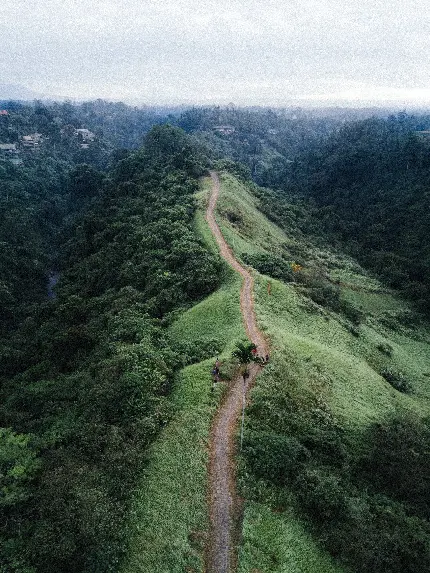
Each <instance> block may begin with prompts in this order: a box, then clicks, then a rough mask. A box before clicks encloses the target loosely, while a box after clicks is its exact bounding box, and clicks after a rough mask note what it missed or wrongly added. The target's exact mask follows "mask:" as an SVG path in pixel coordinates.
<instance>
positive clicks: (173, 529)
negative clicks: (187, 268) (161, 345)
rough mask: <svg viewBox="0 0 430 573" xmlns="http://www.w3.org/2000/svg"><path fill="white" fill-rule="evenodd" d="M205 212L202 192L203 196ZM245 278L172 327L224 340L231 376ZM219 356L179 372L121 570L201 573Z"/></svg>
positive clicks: (199, 220)
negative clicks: (169, 417)
mask: <svg viewBox="0 0 430 573" xmlns="http://www.w3.org/2000/svg"><path fill="white" fill-rule="evenodd" d="M200 199H201V200H202V203H201V207H202V208H203V207H204V204H205V202H204V190H203V192H202V195H201V197H200ZM202 208H201V209H200V211H199V212H198V213H197V215H196V228H197V229H199V232H200V234H201V236H202V238H203V240H204V241H205V242H206V244H207V245H208V247H209V248H212V249H214V248H215V247H216V245H214V242H213V241H212V235H211V234H210V232H209V231H208V229H207V226H206V223H205V221H204V212H203V211H202ZM240 287H241V279H240V277H239V276H238V275H236V274H235V273H233V272H229V271H227V269H226V270H225V276H224V284H223V286H222V287H221V288H220V289H219V290H218V291H217V292H215V293H213V294H212V295H211V296H209V297H208V298H207V299H205V300H203V301H202V302H200V303H199V304H197V305H196V306H194V307H193V308H191V309H189V310H188V311H187V312H185V313H183V314H182V315H181V316H180V317H179V318H178V319H177V320H176V322H174V323H173V324H172V326H171V327H170V329H169V337H170V340H171V342H172V344H173V347H174V346H175V345H176V344H181V343H183V342H184V341H186V342H188V343H198V342H199V341H202V340H213V339H214V338H215V339H218V340H220V341H222V346H223V350H222V352H221V353H220V359H221V362H222V363H223V368H222V369H221V372H222V374H223V377H224V378H228V377H229V375H230V374H231V372H232V365H231V364H229V361H230V357H231V351H232V349H233V348H234V345H235V342H236V341H237V340H240V339H242V338H243V337H245V331H244V328H243V325H242V318H241V314H240V308H239V295H240ZM214 359H215V357H211V358H208V359H207V360H205V361H203V362H201V363H199V364H194V365H191V366H188V367H186V368H184V369H183V370H181V371H180V372H179V373H178V375H177V377H176V380H175V385H174V389H173V392H172V395H171V401H172V406H173V409H174V412H175V414H174V417H173V419H172V421H171V422H170V423H169V424H168V425H167V426H166V428H165V429H164V430H163V431H162V432H161V434H160V436H159V437H158V439H157V440H156V441H155V442H154V444H153V445H152V447H151V448H150V451H149V454H148V456H147V460H146V463H145V467H144V468H143V470H142V475H141V478H140V485H139V486H138V488H137V490H136V492H135V495H134V502H133V505H132V508H131V515H130V525H129V531H130V545H129V549H128V554H127V558H126V560H125V564H124V566H123V567H122V569H121V572H122V573H138V572H142V573H180V572H181V573H182V572H184V571H188V572H189V573H191V572H196V573H197V572H199V571H203V566H204V563H203V560H204V546H205V543H206V539H207V534H208V513H207V498H206V495H207V464H208V442H209V431H210V426H211V422H212V418H213V415H214V412H215V410H216V408H217V406H218V404H219V401H220V399H221V396H222V393H223V387H225V384H220V385H219V387H217V388H216V389H215V391H214V392H211V377H210V370H211V366H212V365H213V362H214Z"/></svg>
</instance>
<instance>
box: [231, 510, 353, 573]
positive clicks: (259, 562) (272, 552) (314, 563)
mask: <svg viewBox="0 0 430 573" xmlns="http://www.w3.org/2000/svg"><path fill="white" fill-rule="evenodd" d="M239 560H240V566H239V569H238V573H257V572H261V573H263V572H264V573H345V571H346V570H345V568H343V567H340V566H339V565H337V564H336V563H335V562H334V561H333V559H331V557H330V556H329V555H327V554H326V553H324V552H323V551H322V550H321V548H320V547H319V546H318V545H317V544H316V543H315V541H314V540H313V539H312V537H311V536H310V534H309V533H308V532H307V531H306V529H305V528H304V527H303V525H302V524H301V523H300V521H299V520H298V519H297V518H296V517H295V516H294V515H293V513H290V512H289V513H285V512H284V513H282V514H279V513H275V512H273V511H271V510H270V509H269V508H268V507H267V506H265V505H263V504H259V503H254V502H248V503H247V506H246V510H245V518H244V523H243V540H242V546H241V549H240V556H239Z"/></svg>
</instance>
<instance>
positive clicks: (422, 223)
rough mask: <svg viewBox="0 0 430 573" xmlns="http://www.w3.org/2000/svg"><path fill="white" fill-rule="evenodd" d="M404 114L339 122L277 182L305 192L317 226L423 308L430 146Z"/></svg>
mask: <svg viewBox="0 0 430 573" xmlns="http://www.w3.org/2000/svg"><path fill="white" fill-rule="evenodd" d="M427 121H428V118H427V119H426V118H422V119H421V120H420V119H419V118H413V117H408V116H406V115H404V114H399V115H398V116H391V117H390V118H388V119H385V120H384V119H375V118H373V119H368V120H364V121H361V122H357V123H351V124H346V125H345V126H343V127H342V128H340V129H339V130H338V131H336V132H335V133H333V134H332V135H331V136H330V137H328V139H327V140H326V141H325V142H324V144H323V145H321V146H319V147H318V148H316V147H314V148H313V149H312V150H310V151H308V152H307V153H306V154H304V155H303V156H301V157H300V158H298V159H297V160H296V161H295V162H294V163H293V164H292V165H291V166H290V168H289V174H286V178H285V185H284V188H285V189H286V190H287V191H289V192H292V193H294V194H300V195H301V196H302V197H310V198H312V199H313V201H314V202H315V204H316V206H317V209H315V211H314V214H315V215H316V217H317V220H318V221H319V222H320V226H321V228H322V229H323V230H324V232H325V233H328V234H329V235H330V236H331V237H332V238H335V239H336V240H337V241H338V242H339V244H340V245H341V246H343V247H347V248H348V249H349V251H350V252H351V253H352V254H353V255H354V256H356V257H357V258H358V259H359V260H360V262H361V263H362V264H364V265H365V266H367V267H368V268H370V269H372V270H374V271H376V272H377V273H378V274H379V275H380V276H382V277H383V278H384V279H385V281H386V282H387V283H388V284H389V285H390V286H392V287H394V288H396V289H398V290H400V291H401V292H402V293H403V294H404V295H405V296H407V297H408V298H412V299H413V300H415V301H416V303H417V305H418V306H419V308H421V310H423V311H425V312H426V313H429V312H430V306H429V301H430V247H429V240H428V238H429V236H430V219H429V217H428V213H429V210H430V186H429V183H428V182H429V175H430V145H429V141H428V140H427V138H426V137H427V136H426V135H425V134H424V137H423V136H420V135H419V133H420V132H419V131H416V130H417V129H420V128H421V129H422V128H423V127H426V125H427Z"/></svg>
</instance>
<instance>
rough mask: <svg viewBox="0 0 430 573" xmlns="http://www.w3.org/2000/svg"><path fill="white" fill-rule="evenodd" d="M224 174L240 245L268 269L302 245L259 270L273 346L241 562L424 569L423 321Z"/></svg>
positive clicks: (427, 399)
mask: <svg viewBox="0 0 430 573" xmlns="http://www.w3.org/2000/svg"><path fill="white" fill-rule="evenodd" d="M223 183H224V184H223V186H222V190H223V191H222V193H221V196H220V201H219V207H218V209H219V215H220V222H221V227H222V230H223V234H224V235H225V237H226V238H227V239H228V241H229V243H230V245H231V246H232V248H233V251H234V252H235V254H236V255H237V256H238V257H239V258H241V259H242V260H243V261H244V262H245V261H246V262H249V261H256V262H257V263H258V262H260V264H261V261H263V262H264V264H265V268H266V269H268V268H269V269H270V265H268V263H269V262H270V259H271V258H272V257H274V258H275V257H276V259H275V260H279V259H281V260H282V261H284V262H285V263H287V262H295V261H296V260H297V256H298V255H297V253H300V264H301V267H302V268H301V269H300V270H298V271H297V272H296V273H294V274H293V273H291V276H290V277H289V278H288V280H284V281H279V280H276V279H275V278H273V277H270V276H267V275H261V274H258V273H257V275H256V309H257V314H258V318H259V320H260V324H261V327H262V328H263V330H265V332H266V334H267V336H268V337H269V339H270V340H271V345H272V356H271V364H270V366H268V367H266V368H265V370H264V372H263V373H262V375H261V377H260V378H259V380H258V383H257V385H256V387H255V389H254V390H253V392H252V395H251V400H250V405H249V407H248V409H247V418H246V431H245V442H244V449H243V457H242V470H241V478H240V479H241V484H242V488H243V494H244V496H245V497H246V498H247V503H246V509H245V515H244V530H243V535H244V537H243V544H242V549H241V552H240V556H241V558H240V565H239V571H241V572H242V571H243V572H245V571H251V570H253V568H254V569H257V570H258V569H261V570H263V571H291V570H300V571H312V572H318V571H331V570H333V571H337V570H345V571H348V570H349V569H348V567H350V568H351V570H353V571H366V570H369V569H372V570H377V571H387V573H388V571H390V572H393V571H399V572H400V571H420V570H423V568H425V566H424V563H426V559H427V557H428V553H427V549H426V548H428V547H429V542H430V537H429V533H430V532H429V528H428V524H427V521H426V516H427V515H428V508H429V498H428V489H427V486H428V479H429V477H428V470H427V469H426V464H427V463H428V444H429V441H428V440H429V437H430V436H429V425H428V417H429V413H430V410H429V408H430V387H429V377H430V346H429V344H430V331H429V329H428V326H427V325H426V324H425V323H420V322H419V318H418V317H417V316H416V315H414V312H413V309H412V308H411V306H410V304H408V303H407V302H405V301H404V300H402V299H401V298H400V297H399V296H398V295H396V293H395V292H394V291H390V290H388V289H386V288H384V287H383V286H382V285H381V284H379V283H378V281H377V280H376V279H375V278H373V277H371V276H370V275H369V274H368V273H367V272H365V271H364V270H363V269H362V268H361V267H360V266H359V265H358V264H357V263H356V262H355V261H354V260H353V259H350V258H348V257H346V256H345V255H342V253H341V252H334V251H333V250H331V249H329V248H322V247H321V246H315V245H313V244H312V241H311V240H309V238H305V237H304V236H301V235H300V233H298V230H297V228H294V226H292V227H291V226H290V228H288V227H286V232H283V231H282V230H280V229H279V228H278V227H276V226H275V225H274V224H273V223H270V222H269V221H268V220H267V219H265V217H264V216H263V215H262V214H261V213H260V212H259V210H258V207H259V203H260V201H261V197H260V199H258V198H256V197H255V195H253V194H252V193H250V192H249V190H248V189H247V188H246V186H244V185H243V184H241V183H239V182H238V181H237V180H235V179H234V178H232V177H231V176H229V175H224V178H223ZM233 215H235V216H233ZM293 223H294V222H293ZM279 266H280V265H275V267H277V269H279ZM267 272H268V271H267V270H266V273H267ZM275 274H276V273H275ZM414 316H415V318H416V320H414V319H413V317H414ZM396 387H397V388H398V389H396ZM412 452H414V453H412ZM426 492H427V493H426ZM321 551H327V552H328V553H327V554H325V555H324V554H321ZM329 554H331V555H332V556H333V557H335V558H337V559H336V561H335V562H333V561H331V560H330V557H329ZM426 566H428V565H426Z"/></svg>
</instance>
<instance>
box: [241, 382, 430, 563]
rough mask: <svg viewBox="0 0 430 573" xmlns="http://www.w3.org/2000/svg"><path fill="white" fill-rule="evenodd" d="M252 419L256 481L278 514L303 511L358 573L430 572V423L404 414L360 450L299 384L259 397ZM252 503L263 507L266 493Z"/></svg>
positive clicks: (247, 448) (250, 446)
mask: <svg viewBox="0 0 430 573" xmlns="http://www.w3.org/2000/svg"><path fill="white" fill-rule="evenodd" d="M248 413H249V422H248V424H249V428H248V433H247V435H246V437H245V441H244V445H243V453H244V456H245V460H246V470H247V472H250V474H251V476H252V477H251V479H250V478H248V480H249V482H250V483H258V480H264V481H265V482H266V483H269V484H271V485H272V486H273V487H274V491H275V492H276V493H275V495H272V497H271V500H270V503H271V505H274V506H275V507H277V508H278V510H280V511H282V510H283V509H284V508H286V507H289V506H291V504H293V506H294V507H295V508H296V511H297V512H298V514H299V515H301V516H302V517H303V518H304V519H305V521H307V522H308V524H309V527H310V528H311V530H312V531H313V532H314V534H315V536H316V538H317V539H318V540H319V542H320V543H322V544H323V546H325V547H326V548H327V550H328V551H329V552H330V553H331V555H333V556H334V557H336V558H337V559H339V560H340V561H341V562H343V563H345V564H346V565H347V566H348V567H349V568H350V569H351V571H356V572H357V573H364V572H366V571H378V573H419V572H421V571H427V570H428V569H430V525H429V521H428V518H429V515H430V494H429V492H430V487H429V486H430V477H429V472H428V467H429V463H430V459H429V444H430V421H429V420H428V419H424V420H419V419H416V418H415V417H414V416H413V415H412V414H410V413H407V412H401V411H399V412H396V413H393V415H392V416H391V417H388V418H387V419H384V420H381V421H380V422H378V423H374V424H372V425H371V426H370V427H369V428H368V429H367V430H366V432H365V435H362V436H360V437H358V436H357V437H356V439H354V440H351V438H350V437H349V436H348V435H347V433H346V432H345V431H344V429H343V428H342V426H341V425H340V424H339V423H338V422H337V421H336V419H335V418H334V417H333V416H332V414H331V413H330V410H329V409H328V408H326V407H325V405H324V403H323V401H320V400H318V398H316V397H312V396H311V395H310V394H309V395H308V396H306V395H304V393H303V388H301V389H300V390H299V389H298V386H297V385H296V384H295V381H294V379H292V377H290V379H289V380H288V384H285V379H283V378H282V377H280V378H279V382H277V383H276V387H275V388H273V387H272V388H271V391H270V394H269V393H267V391H266V392H264V391H262V392H255V393H254V396H253V402H252V405H251V406H250V408H249V412H248ZM358 444H361V445H360V446H358ZM291 492H293V494H294V497H292V496H291ZM248 493H249V495H250V496H251V498H252V497H254V498H255V499H256V500H257V501H261V498H260V493H259V489H258V487H256V488H255V491H253V490H252V489H251V490H250V491H248Z"/></svg>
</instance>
